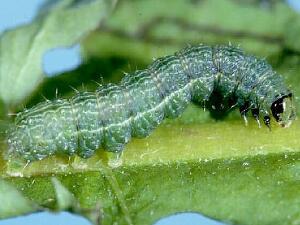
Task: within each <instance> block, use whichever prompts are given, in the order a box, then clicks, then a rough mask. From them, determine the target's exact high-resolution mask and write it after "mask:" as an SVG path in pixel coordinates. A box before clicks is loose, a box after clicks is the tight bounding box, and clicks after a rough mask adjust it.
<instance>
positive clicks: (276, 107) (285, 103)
mask: <svg viewBox="0 0 300 225" xmlns="http://www.w3.org/2000/svg"><path fill="white" fill-rule="evenodd" d="M271 111H272V114H273V117H274V118H275V119H276V121H277V122H278V123H279V124H280V125H281V126H282V127H288V126H290V125H291V123H292V121H293V120H294V119H295V118H296V111H295V105H294V103H293V98H292V93H289V94H287V95H282V96H281V97H279V98H277V99H276V100H275V101H274V102H273V103H272V105H271Z"/></svg>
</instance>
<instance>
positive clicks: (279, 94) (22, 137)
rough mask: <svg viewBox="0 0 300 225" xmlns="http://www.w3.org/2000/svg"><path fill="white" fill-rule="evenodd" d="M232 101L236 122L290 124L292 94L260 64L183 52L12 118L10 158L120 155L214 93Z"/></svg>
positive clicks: (206, 49) (221, 54)
mask: <svg viewBox="0 0 300 225" xmlns="http://www.w3.org/2000/svg"><path fill="white" fill-rule="evenodd" d="M215 90H218V92H220V93H221V94H222V96H224V97H227V96H230V97H231V99H233V100H234V105H236V106H237V107H239V109H240V113H241V115H242V116H244V117H245V116H246V113H247V112H248V111H251V112H252V114H253V116H254V118H255V119H256V120H257V121H258V123H259V121H260V117H262V118H263V121H264V123H265V124H266V125H267V126H270V119H271V116H272V117H273V118H274V119H275V120H276V121H277V122H278V123H279V124H280V125H281V126H283V127H285V126H289V125H290V123H291V122H292V120H294V118H295V108H294V105H293V100H292V92H291V91H290V90H289V89H288V88H287V87H286V86H285V84H284V82H283V79H282V77H281V76H280V75H278V74H277V73H276V72H274V71H273V70H272V68H271V66H270V65H269V64H268V63H267V62H266V61H265V60H262V59H257V58H256V57H254V56H251V55H247V54H245V53H243V51H242V50H241V49H239V48H236V47H232V46H214V47H211V46H205V45H198V46H193V47H186V48H184V49H182V50H181V51H178V52H176V53H175V54H174V55H170V56H165V57H161V58H158V59H157V60H155V61H154V62H153V63H152V64H150V65H149V66H148V68H146V69H144V70H138V71H135V72H133V73H130V74H126V75H125V77H124V78H123V79H122V80H121V82H120V84H119V85H115V84H108V85H105V86H101V87H99V89H98V90H96V91H95V92H83V93H77V94H76V95H75V96H74V97H72V98H71V99H57V100H54V101H45V102H43V103H39V104H37V105H36V106H34V107H33V108H30V109H26V110H24V111H23V112H20V113H18V114H17V116H16V118H15V125H14V127H13V128H12V129H10V130H9V131H8V132H7V133H8V137H7V141H8V146H9V149H8V153H9V154H18V155H20V156H21V157H23V158H24V159H26V160H28V161H33V160H40V159H43V158H45V157H47V156H50V155H53V154H57V153H64V154H68V155H73V154H77V155H79V156H80V157H83V158H88V157H90V156H92V155H93V154H94V152H95V151H96V150H97V149H99V148H101V147H102V148H103V149H105V150H106V151H111V152H121V151H123V149H124V146H125V145H126V143H127V142H128V141H129V140H130V139H131V137H139V138H143V137H146V136H148V135H149V134H150V133H151V132H152V131H153V129H154V128H156V127H157V126H158V125H159V124H160V123H161V122H162V120H163V119H164V118H166V117H169V118H175V117H178V116H179V115H180V114H182V113H183V111H184V110H185V108H186V107H187V105H188V104H189V103H190V102H191V101H194V102H197V103H200V102H205V101H208V100H209V98H210V96H211V94H212V92H213V91H215Z"/></svg>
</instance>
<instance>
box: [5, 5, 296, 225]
mask: <svg viewBox="0 0 300 225" xmlns="http://www.w3.org/2000/svg"><path fill="white" fill-rule="evenodd" d="M243 2H244V1H243ZM251 2H252V1H251ZM273 2H275V1H272V3H271V5H270V7H269V8H262V7H259V6H258V5H256V4H250V3H247V4H246V3H242V2H241V1H229V0H220V1H219V0H218V1H217V0H212V1H211V0H202V1H188V2H187V1H184V0H176V1H173V0H166V1H156V0H151V1H150V0H143V1H122V2H121V4H120V5H119V8H118V10H117V11H116V12H115V14H114V15H113V16H112V17H110V18H109V19H108V21H107V22H106V24H105V26H103V27H102V28H100V29H98V30H97V31H96V32H94V33H93V34H91V35H89V36H88V37H87V38H86V39H85V40H84V52H85V56H86V62H85V63H84V65H82V66H81V67H80V68H79V69H77V70H75V71H73V72H70V73H65V74H63V75H62V76H61V77H56V78H53V79H47V81H46V82H45V83H43V88H42V90H41V92H42V94H43V95H45V96H46V97H49V96H50V99H51V98H55V96H51V95H48V94H47V92H46V94H45V93H44V92H43V91H44V90H47V88H49V89H50V88H52V87H55V86H56V87H57V86H59V85H61V84H62V83H64V85H65V86H67V85H68V84H71V85H72V86H75V87H77V86H81V83H82V79H88V80H89V79H91V78H92V77H93V76H95V74H96V75H98V73H99V72H101V74H102V73H103V75H104V80H105V81H111V80H113V81H117V80H118V79H120V77H121V76H122V74H121V71H124V70H125V71H127V72H129V71H130V70H135V69H136V68H141V69H142V68H145V66H146V65H147V64H148V63H150V62H151V59H152V58H153V57H158V56H161V55H166V54H169V53H173V52H174V51H175V50H178V49H180V48H181V47H182V46H183V45H185V44H186V43H191V44H194V43H199V42H204V43H207V44H218V43H228V42H229V41H231V42H232V43H233V44H235V45H238V44H240V45H241V47H242V48H244V49H245V51H247V52H249V53H253V54H255V55H257V56H261V57H267V58H268V61H269V62H271V63H272V65H273V66H274V69H275V70H276V71H278V72H279V73H280V74H282V75H283V76H284V78H285V79H286V82H287V83H288V84H291V85H292V88H291V89H292V90H294V94H295V104H296V106H297V108H299V107H300V102H299V100H298V98H297V97H298V96H299V95H300V85H298V84H299V82H300V77H299V70H300V56H299V54H298V53H297V48H294V47H292V46H291V45H288V44H287V43H288V42H287V40H288V39H287V38H290V37H289V34H287V33H285V30H286V29H287V28H286V27H287V24H288V22H289V21H295V20H297V19H298V18H299V16H298V15H297V14H296V13H294V12H293V11H292V10H291V9H289V8H288V7H287V6H286V5H284V4H283V3H281V2H280V1H276V3H274V4H273ZM171 6H172V7H171ZM245 6H247V7H245ZM171 8H172V10H171ZM212 15H213V16H212ZM157 18H158V19H157ZM153 21H154V22H153ZM151 23H152V24H153V23H154V25H151ZM145 24H146V25H147V24H148V25H147V26H145ZM149 24H150V25H149ZM149 27H150V28H149ZM212 28H214V29H212ZM296 29H298V28H296ZM297 32H298V30H297V31H295V33H297ZM286 48H289V50H291V51H286V50H287V49H286ZM124 62H126V63H124ZM127 62H128V63H129V64H130V66H131V67H132V69H128V66H127ZM97 65H98V67H97ZM82 74H84V75H85V76H84V77H85V78H83V76H82ZM106 75H108V76H109V75H110V77H107V76H106ZM77 79H79V81H78V80H77ZM87 86H90V87H95V86H93V83H92V82H89V83H87ZM51 92H52V93H54V91H51ZM69 94H70V93H68V92H67V91H65V92H64V95H63V96H69ZM31 101H32V102H34V101H36V98H33V99H31ZM299 135H300V121H299V120H297V121H295V122H294V123H293V124H292V126H291V127H289V128H287V129H282V128H280V127H278V126H277V125H276V124H272V131H271V132H269V131H268V129H267V128H265V127H264V128H262V129H259V128H258V127H257V124H256V123H255V121H254V120H251V119H249V126H247V127H245V126H244V123H243V121H242V120H241V118H240V116H239V115H238V112H236V111H235V112H232V113H231V114H229V116H228V117H226V118H224V119H223V120H218V121H217V120H215V119H214V118H212V117H211V115H210V112H207V111H206V112H203V110H201V108H200V107H199V106H196V105H191V106H190V107H189V108H188V109H187V110H186V111H185V113H184V114H183V115H182V116H181V117H180V118H177V119H175V120H166V121H164V123H163V124H162V125H160V126H159V127H158V128H157V129H156V130H155V131H154V132H153V133H152V134H151V135H150V136H149V137H147V138H145V139H133V140H132V141H131V142H130V143H129V144H128V145H127V147H126V150H125V152H124V154H123V157H122V164H121V166H119V167H116V168H111V167H110V166H109V165H111V163H110V162H111V161H112V160H114V155H111V154H108V153H106V152H104V151H101V150H100V151H98V153H97V154H96V155H95V156H93V157H92V158H90V159H87V160H85V159H80V158H78V157H71V158H67V157H62V156H52V157H49V158H47V159H44V160H42V161H37V162H33V163H31V164H29V165H26V166H24V164H18V162H17V161H16V159H11V160H2V161H1V163H0V168H1V170H0V171H1V175H2V177H3V179H5V181H6V182H8V183H9V184H10V185H13V186H14V187H16V188H17V189H18V190H20V192H21V193H22V195H24V196H27V197H28V198H29V199H31V200H32V201H33V202H34V203H35V204H37V205H38V206H39V207H44V208H47V209H54V210H55V209H63V208H68V207H71V209H70V210H72V211H75V212H77V213H80V214H84V215H85V216H86V217H88V218H90V219H91V220H92V221H93V222H94V223H95V224H99V223H101V224H103V225H109V224H122V225H123V224H138V225H149V224H153V223H154V222H155V221H157V220H158V219H159V218H162V217H165V216H167V215H170V214H173V213H177V212H187V211H189V212H199V213H202V214H204V215H207V216H209V217H212V218H215V219H218V220H221V221H225V222H228V223H231V224H243V225H269V224H275V225H277V224H278V225H285V224H287V225H295V224H299V221H300V214H299V209H300V208H299V205H300V197H299V196H300V188H299V187H300V186H299V184H300V183H299V180H300V173H299V171H300V170H299V169H300V151H299V149H300V142H299ZM52 177H56V178H55V179H54V180H53V178H52ZM58 181H59V182H58ZM2 193H3V192H0V194H2ZM85 212H88V213H85ZM20 214H22V212H20ZM1 216H2V215H1ZM6 216H9V215H8V214H7V215H6V214H5V215H3V217H6Z"/></svg>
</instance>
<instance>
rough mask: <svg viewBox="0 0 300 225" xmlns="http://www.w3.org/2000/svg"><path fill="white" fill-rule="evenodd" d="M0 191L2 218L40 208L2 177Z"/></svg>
mask: <svg viewBox="0 0 300 225" xmlns="http://www.w3.org/2000/svg"><path fill="white" fill-rule="evenodd" d="M0 193H1V195H0V201H1V204H0V219H2V218H6V217H11V216H18V215H20V214H26V213H30V212H35V211H37V210H38V209H39V208H38V207H37V205H36V204H35V203H34V202H32V201H30V200H28V199H27V198H26V197H25V196H23V195H22V194H21V193H20V192H19V191H18V190H17V189H16V188H15V187H14V186H12V185H10V184H8V183H7V182H6V181H4V180H2V179H0ZM16 200H17V201H16Z"/></svg>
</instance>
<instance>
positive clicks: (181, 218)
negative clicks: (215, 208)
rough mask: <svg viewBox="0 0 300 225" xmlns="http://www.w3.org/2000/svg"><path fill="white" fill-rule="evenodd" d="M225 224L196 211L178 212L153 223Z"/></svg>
mask: <svg viewBox="0 0 300 225" xmlns="http://www.w3.org/2000/svg"><path fill="white" fill-rule="evenodd" d="M181 224H185V225H225V223H222V222H219V221H216V220H213V219H210V218H207V217H205V216H202V215H201V214H198V213H178V214H175V215H171V216H168V217H165V218H162V219H160V220H159V221H157V222H156V223H155V224H154V225H181Z"/></svg>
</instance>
